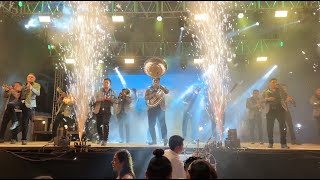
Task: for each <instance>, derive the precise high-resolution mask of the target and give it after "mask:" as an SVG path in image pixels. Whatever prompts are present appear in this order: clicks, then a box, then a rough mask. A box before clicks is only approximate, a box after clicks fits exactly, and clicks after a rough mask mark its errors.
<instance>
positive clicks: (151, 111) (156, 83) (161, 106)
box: [145, 78, 169, 146]
mask: <svg viewBox="0 0 320 180" xmlns="http://www.w3.org/2000/svg"><path fill="white" fill-rule="evenodd" d="M152 82H153V85H152V86H149V88H148V89H147V91H146V94H145V100H146V101H147V102H150V101H152V100H154V99H158V98H159V97H158V92H159V91H158V90H159V89H160V90H162V91H163V93H164V94H168V93H169V90H168V89H167V88H165V87H164V86H161V85H160V78H154V79H153V80H152ZM157 119H158V120H159V123H160V127H161V136H162V139H163V143H164V145H165V146H166V145H167V144H168V138H167V125H166V119H165V99H164V96H163V98H162V99H158V101H156V103H155V104H148V124H149V132H150V135H151V138H152V142H149V145H152V144H157V140H156V139H157V138H156V131H155V125H156V121H157Z"/></svg>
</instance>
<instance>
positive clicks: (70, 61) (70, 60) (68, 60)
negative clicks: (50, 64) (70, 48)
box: [65, 59, 76, 64]
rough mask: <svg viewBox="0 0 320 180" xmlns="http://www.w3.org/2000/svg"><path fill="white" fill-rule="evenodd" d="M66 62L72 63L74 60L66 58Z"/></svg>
mask: <svg viewBox="0 0 320 180" xmlns="http://www.w3.org/2000/svg"><path fill="white" fill-rule="evenodd" d="M65 61H66V64H74V63H76V61H75V60H74V59H66V60H65Z"/></svg>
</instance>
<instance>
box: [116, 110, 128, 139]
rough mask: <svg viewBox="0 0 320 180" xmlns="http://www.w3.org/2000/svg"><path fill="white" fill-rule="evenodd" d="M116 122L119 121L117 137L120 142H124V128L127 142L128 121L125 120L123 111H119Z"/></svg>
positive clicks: (125, 114) (125, 116)
mask: <svg viewBox="0 0 320 180" xmlns="http://www.w3.org/2000/svg"><path fill="white" fill-rule="evenodd" d="M118 121H119V135H120V139H121V141H124V139H123V138H124V130H123V128H124V127H125V129H126V142H127V143H128V142H129V140H130V139H129V137H130V136H129V135H130V134H129V133H130V131H129V120H128V119H127V113H126V112H125V111H121V112H120V113H119V115H118Z"/></svg>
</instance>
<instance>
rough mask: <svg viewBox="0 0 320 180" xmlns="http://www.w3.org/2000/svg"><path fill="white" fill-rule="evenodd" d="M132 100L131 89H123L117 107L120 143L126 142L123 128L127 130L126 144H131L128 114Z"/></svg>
mask: <svg viewBox="0 0 320 180" xmlns="http://www.w3.org/2000/svg"><path fill="white" fill-rule="evenodd" d="M131 102H132V100H131V97H130V90H129V89H122V91H121V92H120V94H119V96H118V106H117V118H118V121H119V135H120V143H123V142H124V130H123V126H125V129H126V143H129V137H130V136H129V121H128V119H127V113H128V112H129V110H130V104H131Z"/></svg>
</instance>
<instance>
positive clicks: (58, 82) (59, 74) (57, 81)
mask: <svg viewBox="0 0 320 180" xmlns="http://www.w3.org/2000/svg"><path fill="white" fill-rule="evenodd" d="M64 78H65V74H64V71H63V70H62V69H61V68H58V67H56V68H55V72H54V91H53V105H52V123H51V126H50V130H52V125H53V122H54V120H55V118H56V115H57V112H58V110H59V104H58V99H59V97H60V94H59V92H58V91H57V88H58V87H59V88H62V87H64Z"/></svg>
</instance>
